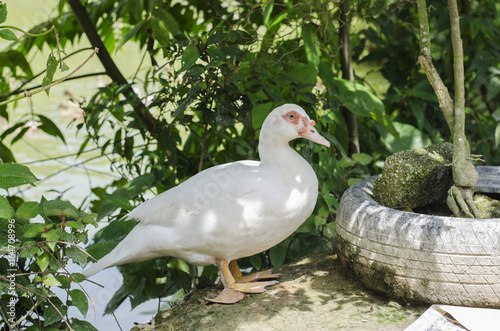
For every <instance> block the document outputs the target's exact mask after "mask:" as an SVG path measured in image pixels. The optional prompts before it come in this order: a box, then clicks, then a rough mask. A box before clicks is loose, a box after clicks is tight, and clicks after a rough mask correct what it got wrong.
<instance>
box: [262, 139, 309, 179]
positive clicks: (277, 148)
mask: <svg viewBox="0 0 500 331" xmlns="http://www.w3.org/2000/svg"><path fill="white" fill-rule="evenodd" d="M259 157H260V161H261V162H262V165H263V166H265V167H267V168H275V169H278V171H279V172H282V173H283V172H288V171H290V170H291V171H292V172H300V171H304V170H303V167H306V168H310V165H309V163H307V161H306V160H304V159H303V158H302V156H300V154H299V153H297V152H296V151H295V150H294V149H293V148H291V147H290V146H289V145H288V142H286V141H280V142H272V143H269V142H266V141H261V142H260V143H259Z"/></svg>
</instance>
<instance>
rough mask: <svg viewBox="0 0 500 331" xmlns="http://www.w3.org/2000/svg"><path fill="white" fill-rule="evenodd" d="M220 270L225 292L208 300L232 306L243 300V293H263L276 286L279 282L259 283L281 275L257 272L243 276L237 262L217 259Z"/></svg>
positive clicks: (269, 271) (267, 271) (270, 272)
mask: <svg viewBox="0 0 500 331" xmlns="http://www.w3.org/2000/svg"><path fill="white" fill-rule="evenodd" d="M215 261H216V263H217V267H218V268H219V273H220V279H221V282H222V284H223V285H224V290H223V291H222V292H221V293H220V294H219V295H218V296H217V297H216V298H215V299H207V300H208V301H210V302H215V303H226V304H232V303H236V302H238V301H240V300H242V299H243V298H244V297H245V295H244V294H243V293H262V292H265V291H266V286H272V285H276V284H278V283H279V282H278V281H277V280H271V281H259V280H261V279H273V278H278V277H279V276H281V274H273V273H272V271H271V270H266V271H260V272H256V273H254V274H252V275H249V276H243V275H242V274H241V272H240V269H239V268H238V265H237V264H236V261H231V262H230V263H228V262H227V260H226V259H219V258H216V259H215Z"/></svg>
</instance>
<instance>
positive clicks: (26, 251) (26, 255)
mask: <svg viewBox="0 0 500 331" xmlns="http://www.w3.org/2000/svg"><path fill="white" fill-rule="evenodd" d="M34 243H35V241H32V240H28V241H25V242H24V243H23V245H24V246H28V245H31V244H34ZM41 252H42V248H40V247H38V246H35V245H33V246H29V247H26V248H23V249H21V250H20V251H19V258H22V259H32V258H34V257H35V256H37V255H40V253H41Z"/></svg>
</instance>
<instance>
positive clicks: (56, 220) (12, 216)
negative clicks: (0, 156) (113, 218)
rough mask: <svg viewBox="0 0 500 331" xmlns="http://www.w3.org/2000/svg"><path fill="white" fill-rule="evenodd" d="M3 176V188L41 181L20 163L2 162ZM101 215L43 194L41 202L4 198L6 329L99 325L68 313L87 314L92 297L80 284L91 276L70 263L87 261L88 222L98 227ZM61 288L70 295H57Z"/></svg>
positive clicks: (0, 223)
mask: <svg viewBox="0 0 500 331" xmlns="http://www.w3.org/2000/svg"><path fill="white" fill-rule="evenodd" d="M0 178H1V181H0V184H1V185H0V187H1V188H3V189H7V188H13V187H16V186H19V185H23V184H32V183H34V182H36V181H38V179H37V178H36V177H35V176H34V175H33V173H31V171H30V170H29V169H28V168H27V167H25V166H23V165H20V164H17V163H0ZM36 217H39V219H38V218H37V220H36V221H35V218H36ZM95 219H96V215H95V214H87V213H85V212H82V211H80V210H78V209H77V208H76V207H74V206H73V205H72V204H71V203H69V202H67V201H64V200H59V199H56V200H51V201H48V200H46V199H44V198H42V200H41V201H40V202H35V201H23V200H22V199H21V198H17V197H14V196H10V197H4V196H0V234H1V235H0V245H1V247H2V248H3V249H4V251H2V252H1V254H2V256H3V258H2V259H1V260H0V270H1V276H0V279H1V282H0V293H1V297H2V305H1V306H0V314H1V316H2V320H3V324H4V327H5V328H7V327H8V328H9V329H14V328H16V329H23V330H36V329H39V327H42V326H43V328H56V329H61V328H62V329H64V328H66V327H70V325H71V326H73V327H74V328H75V329H76V327H75V326H76V325H79V326H83V325H85V326H86V327H88V328H89V329H91V330H92V329H95V328H93V327H92V326H91V325H90V323H88V322H85V321H80V320H78V319H76V318H69V317H68V315H67V311H68V308H69V307H71V306H75V307H76V308H77V309H78V310H79V311H80V312H81V313H82V314H83V315H84V316H85V315H86V314H87V311H88V307H89V305H88V299H87V296H86V294H85V290H84V288H83V287H82V286H81V285H80V283H81V282H82V281H83V280H84V279H85V278H84V277H83V276H82V275H81V274H78V273H74V274H72V273H70V272H68V270H67V266H68V264H69V263H76V264H78V265H81V266H83V265H84V264H85V263H86V262H87V255H88V254H87V253H86V252H85V251H84V250H83V249H82V248H81V247H80V246H79V244H80V243H82V244H87V243H88V236H87V231H88V230H87V226H88V225H89V224H92V225H94V226H97V223H96V222H95ZM73 284H77V287H75V286H74V285H73ZM55 287H58V288H60V289H62V290H64V292H65V293H66V299H64V298H61V295H59V296H58V295H56V294H55V293H54V288H55Z"/></svg>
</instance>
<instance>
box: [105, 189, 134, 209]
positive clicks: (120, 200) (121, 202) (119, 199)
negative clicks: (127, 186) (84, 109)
mask: <svg viewBox="0 0 500 331" xmlns="http://www.w3.org/2000/svg"><path fill="white" fill-rule="evenodd" d="M102 196H103V197H104V198H105V199H106V200H107V201H108V202H110V203H112V204H113V205H115V206H116V207H120V208H122V209H123V210H126V211H131V210H132V208H133V207H132V205H131V204H130V202H129V199H128V198H126V197H124V196H120V195H118V194H108V193H104V194H103V195H102Z"/></svg>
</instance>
